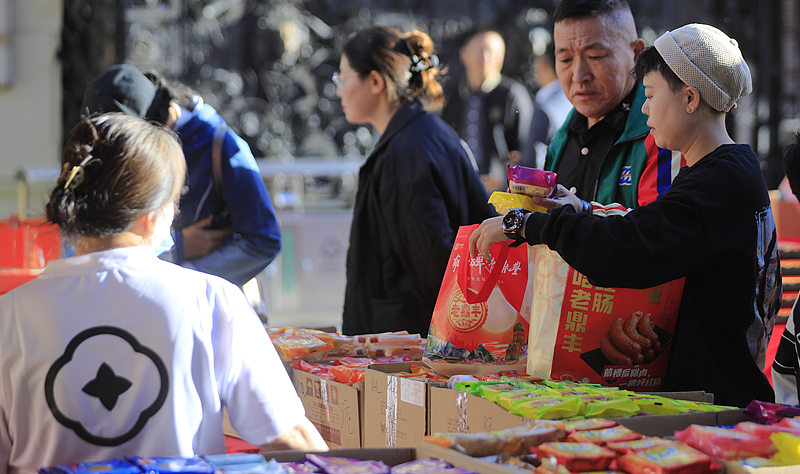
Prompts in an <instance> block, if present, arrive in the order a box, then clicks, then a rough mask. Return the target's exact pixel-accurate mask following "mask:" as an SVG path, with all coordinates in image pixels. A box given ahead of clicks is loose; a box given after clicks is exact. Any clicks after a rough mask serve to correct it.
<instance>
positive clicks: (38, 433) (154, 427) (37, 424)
mask: <svg viewBox="0 0 800 474" xmlns="http://www.w3.org/2000/svg"><path fill="white" fill-rule="evenodd" d="M185 166H186V165H185V161H184V159H183V152H182V151H181V147H180V144H179V143H178V141H177V140H176V138H175V135H174V134H173V133H172V132H170V131H168V130H167V129H165V128H163V127H161V126H158V125H155V124H152V123H149V122H146V121H144V120H141V119H138V118H134V117H130V116H125V115H122V114H106V115H100V116H95V117H92V118H84V119H83V120H82V121H81V122H80V123H79V124H78V125H77V126H76V127H75V129H74V130H73V131H72V133H71V135H70V137H69V139H68V140H67V143H66V146H65V149H64V153H63V157H62V174H61V176H60V177H59V179H58V182H57V184H56V186H55V188H54V189H53V191H52V193H51V195H50V200H49V202H48V203H47V218H48V219H49V220H50V221H51V222H53V223H55V224H57V225H58V226H59V227H60V229H61V231H62V232H63V233H64V234H65V235H70V236H74V237H75V241H76V256H74V257H71V258H66V259H62V260H56V261H53V262H51V263H50V264H49V265H48V266H47V268H46V269H45V270H44V271H43V272H42V274H41V275H40V276H39V277H38V278H36V279H35V280H33V281H31V282H30V283H28V284H26V285H23V286H21V287H19V288H17V289H15V290H13V291H11V292H9V293H8V294H6V295H5V296H3V297H2V298H1V299H0V473H5V472H7V471H11V472H26V471H31V472H32V471H33V470H35V469H36V468H38V467H40V466H47V465H54V464H61V463H67V462H75V461H97V460H104V459H112V458H115V457H119V456H123V455H134V454H138V455H146V456H191V455H193V454H214V453H223V452H224V451H225V444H224V435H223V432H222V408H223V407H226V408H227V410H228V413H229V415H230V419H231V423H232V425H233V427H234V428H235V429H236V431H237V432H238V433H239V434H240V435H241V436H242V437H243V439H245V440H246V441H248V442H250V443H253V444H256V445H259V446H261V448H262V449H264V450H271V449H306V450H318V449H327V446H326V445H325V442H324V441H323V440H322V438H321V436H320V435H319V433H318V432H317V430H316V429H315V428H314V427H313V425H311V423H310V422H309V421H308V419H307V418H306V417H305V414H304V411H303V406H302V404H301V402H300V400H299V398H298V397H297V394H296V392H295V390H294V387H293V386H292V384H291V382H290V381H289V378H288V376H287V374H286V371H285V370H284V368H283V366H282V364H281V362H280V360H279V359H278V356H277V354H276V352H275V349H274V348H273V346H272V344H271V343H270V341H269V337H268V336H267V333H266V331H265V330H264V328H263V327H262V326H261V323H260V322H259V319H258V317H257V316H256V314H255V313H254V312H253V311H252V309H251V308H250V306H249V305H248V303H247V301H246V300H245V298H244V296H243V294H242V292H241V290H239V289H238V288H237V287H235V286H233V285H232V284H230V283H228V282H227V281H225V280H223V279H221V278H218V277H216V276H212V275H208V274H204V273H200V272H196V271H193V270H188V269H184V268H181V267H179V266H176V265H173V264H171V263H167V262H164V261H162V260H159V259H158V258H156V255H157V254H158V253H159V252H160V251H162V250H163V247H168V246H169V240H170V238H169V235H170V234H169V229H170V223H171V222H172V218H173V216H174V212H175V205H176V203H177V202H178V198H179V196H180V191H181V189H182V187H183V180H184V176H185V174H186V167H185Z"/></svg>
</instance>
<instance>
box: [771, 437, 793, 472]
mask: <svg viewBox="0 0 800 474" xmlns="http://www.w3.org/2000/svg"><path fill="white" fill-rule="evenodd" d="M769 439H770V440H772V444H774V445H775V446H776V447H777V448H778V452H777V453H775V455H774V456H772V458H770V465H772V466H789V465H793V464H800V436H796V435H793V434H791V433H773V434H771V435H770V436H769Z"/></svg>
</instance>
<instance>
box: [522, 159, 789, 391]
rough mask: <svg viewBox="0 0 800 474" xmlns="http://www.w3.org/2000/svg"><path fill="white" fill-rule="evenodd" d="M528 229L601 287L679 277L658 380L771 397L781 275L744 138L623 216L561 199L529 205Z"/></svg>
mask: <svg viewBox="0 0 800 474" xmlns="http://www.w3.org/2000/svg"><path fill="white" fill-rule="evenodd" d="M525 235H526V236H528V241H529V243H531V244H534V243H546V244H547V245H548V246H549V247H550V248H551V249H553V250H556V251H557V252H558V253H559V254H560V255H561V256H562V257H563V258H564V260H565V261H566V262H567V263H569V264H570V265H571V266H572V267H573V268H575V269H576V270H577V271H579V272H581V273H582V274H584V275H586V276H587V277H588V278H589V280H590V281H591V282H592V284H595V285H598V286H607V287H627V288H648V287H651V286H655V285H658V284H661V283H665V282H668V281H671V280H674V279H676V278H680V277H684V276H685V277H686V283H685V286H684V290H683V297H682V300H681V307H680V311H679V315H678V323H677V327H676V329H675V336H674V340H673V346H672V351H671V355H670V363H669V368H668V372H667V376H666V379H665V381H664V388H665V389H666V390H707V391H710V392H713V393H714V395H715V403H718V404H723V405H734V406H745V405H746V404H747V403H749V402H750V401H751V400H754V399H757V400H764V401H772V400H773V399H774V392H773V390H772V387H771V386H770V384H769V382H768V380H767V378H766V377H765V376H764V374H763V372H762V368H763V366H764V359H765V354H766V347H767V342H768V341H769V337H770V335H771V332H772V327H773V325H774V321H775V315H776V313H777V310H778V308H779V306H780V296H781V275H780V265H779V261H778V254H777V237H776V233H775V223H774V220H773V217H772V209H771V207H770V201H769V196H768V193H767V189H766V186H765V184H764V180H763V177H762V175H761V170H760V167H759V164H758V160H757V159H756V156H755V154H754V153H753V151H752V150H751V149H750V147H749V146H747V145H723V146H720V147H719V148H717V149H716V150H714V151H713V152H711V153H710V154H708V155H707V156H705V157H704V158H702V159H701V160H700V161H698V162H697V163H695V164H694V165H693V166H691V167H684V168H682V169H681V171H680V173H679V174H678V176H677V177H676V178H675V180H674V181H673V183H672V187H671V188H670V189H669V191H667V192H666V193H665V194H664V195H663V196H662V197H661V198H660V199H658V200H657V201H655V202H653V203H651V204H649V205H647V206H643V207H640V208H637V209H634V210H632V211H631V212H629V213H628V214H626V215H624V216H612V217H605V218H602V217H595V216H591V215H587V214H578V213H575V212H574V210H573V209H572V207H571V206H564V207H561V208H559V209H556V210H553V211H551V212H550V213H549V214H533V215H532V216H531V217H530V218H529V219H528V222H527V224H526V229H525Z"/></svg>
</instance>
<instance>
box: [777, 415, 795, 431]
mask: <svg viewBox="0 0 800 474" xmlns="http://www.w3.org/2000/svg"><path fill="white" fill-rule="evenodd" d="M777 424H778V425H779V426H786V427H787V428H796V429H798V430H800V417H794V418H784V419H782V420H781V421H779V422H778V423H777Z"/></svg>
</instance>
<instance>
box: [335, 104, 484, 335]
mask: <svg viewBox="0 0 800 474" xmlns="http://www.w3.org/2000/svg"><path fill="white" fill-rule="evenodd" d="M487 199H488V197H487V194H486V190H485V189H484V187H483V185H482V184H481V181H480V178H479V177H478V174H477V172H476V171H475V169H474V168H473V166H472V164H471V162H470V161H469V158H468V155H467V154H466V152H465V150H464V148H463V147H462V144H461V142H460V140H459V138H458V135H456V133H455V131H453V129H452V128H450V127H449V126H448V125H447V124H445V123H444V122H443V121H442V120H441V119H440V118H439V117H437V116H436V115H434V114H431V113H429V112H426V111H425V110H424V109H423V108H422V106H420V105H419V104H418V103H410V104H407V105H405V106H403V107H402V108H401V109H400V110H398V111H397V113H395V115H394V116H393V117H392V119H391V121H390V122H389V125H388V126H387V127H386V131H385V132H384V133H383V135H382V136H381V138H380V140H379V141H378V143H377V145H376V146H375V149H374V151H373V152H372V153H371V154H370V156H369V157H368V158H367V160H366V162H365V163H364V165H363V166H362V167H361V170H360V172H359V179H358V193H357V195H356V202H355V207H354V209H353V222H352V226H351V228H350V248H349V249H348V251H347V288H346V290H345V300H344V314H343V324H342V331H343V332H344V333H345V334H366V333H376V332H384V331H399V330H404V329H405V330H408V331H409V332H411V333H420V334H422V335H423V336H426V335H427V333H428V327H429V325H430V321H431V314H432V313H433V307H434V304H435V303H436V297H437V295H438V293H439V287H440V285H441V283H442V277H443V276H444V270H445V267H446V266H447V261H448V259H449V257H450V251H451V250H452V247H453V241H454V240H455V236H456V233H457V232H458V227H459V226H464V225H469V224H475V223H480V222H482V221H483V220H484V219H486V218H487V217H491V216H493V215H494V214H495V213H494V211H493V210H492V208H491V206H490V205H489V204H487Z"/></svg>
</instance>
